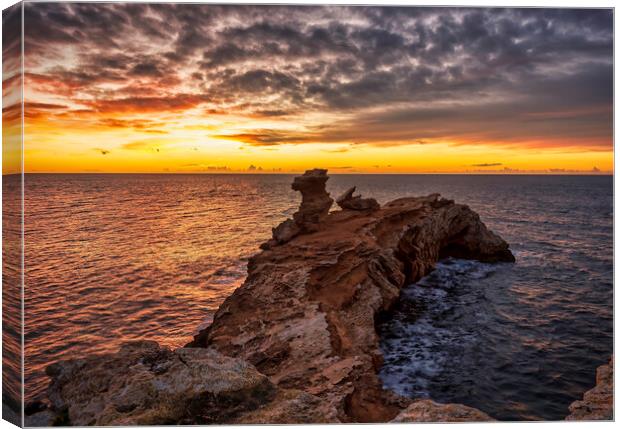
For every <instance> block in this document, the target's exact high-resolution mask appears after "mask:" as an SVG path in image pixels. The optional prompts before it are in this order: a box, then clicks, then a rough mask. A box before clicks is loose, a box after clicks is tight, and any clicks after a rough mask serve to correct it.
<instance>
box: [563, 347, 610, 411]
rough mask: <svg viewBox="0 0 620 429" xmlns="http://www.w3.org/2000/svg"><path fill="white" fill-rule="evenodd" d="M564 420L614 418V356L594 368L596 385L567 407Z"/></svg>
mask: <svg viewBox="0 0 620 429" xmlns="http://www.w3.org/2000/svg"><path fill="white" fill-rule="evenodd" d="M568 409H569V411H570V414H569V415H568V417H566V420H613V418H614V357H613V356H612V357H611V359H609V363H608V364H606V365H601V366H599V367H598V368H597V369H596V386H594V388H592V389H590V390H588V391H587V392H586V393H584V395H583V399H582V400H581V401H575V402H573V403H572V404H570V406H569V407H568Z"/></svg>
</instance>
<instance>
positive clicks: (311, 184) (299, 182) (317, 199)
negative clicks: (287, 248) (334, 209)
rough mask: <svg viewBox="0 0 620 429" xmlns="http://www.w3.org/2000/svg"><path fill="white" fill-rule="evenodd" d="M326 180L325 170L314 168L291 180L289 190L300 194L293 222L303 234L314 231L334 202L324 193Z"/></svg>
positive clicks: (327, 177)
mask: <svg viewBox="0 0 620 429" xmlns="http://www.w3.org/2000/svg"><path fill="white" fill-rule="evenodd" d="M328 179H329V176H328V175H327V170H321V169H318V168H315V169H314V170H308V171H306V172H305V173H304V174H303V175H302V176H298V177H295V180H293V184H292V185H291V188H293V190H295V191H299V192H301V205H300V206H299V211H297V213H295V214H293V220H295V223H296V224H297V225H298V226H299V227H300V228H301V230H302V231H304V232H313V231H316V230H317V229H318V228H319V223H321V221H323V219H325V217H326V216H327V214H328V213H329V209H330V208H331V206H332V203H333V202H334V200H332V199H331V198H330V197H329V194H328V193H327V192H326V191H325V183H326V182H327V180H328Z"/></svg>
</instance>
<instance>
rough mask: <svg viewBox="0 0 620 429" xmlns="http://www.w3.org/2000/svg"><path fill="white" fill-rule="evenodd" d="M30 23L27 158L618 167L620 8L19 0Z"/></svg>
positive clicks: (189, 165)
mask: <svg viewBox="0 0 620 429" xmlns="http://www.w3.org/2000/svg"><path fill="white" fill-rule="evenodd" d="M3 18H4V16H3ZM24 22H25V51H24V64H25V69H24V121H25V128H24V135H25V141H24V145H25V152H24V160H25V171H26V172H75V173H78V172H80V173H83V172H110V173H113V172H149V173H151V172H153V173H159V172H169V173H194V172H218V173H221V172H265V173H270V172H284V173H289V172H299V171H303V170H305V169H308V168H313V167H323V168H328V169H330V171H331V172H332V173H433V172H436V173H458V172H470V173H489V172H500V173H592V172H597V173H599V172H600V173H611V172H613V140H612V138H613V137H612V112H613V103H612V82H613V76H612V67H613V63H612V42H613V32H612V13H611V11H610V10H603V9H598V10H579V11H577V10H575V11H570V10H562V11H561V10H554V9H466V8H445V9H433V8H390V7H327V6H326V7H293V6H215V5H205V4H202V5H192V4H185V5H183V4H176V5H175V4H159V5H157V4H151V5H149V4H109V3H108V4H96V3H90V4H89V3H82V4H71V3H48V4H46V3H27V4H26V5H25V21H24ZM5 39H6V37H5ZM11 49H12V50H11ZM3 51H4V55H5V58H8V57H7V55H8V56H9V57H10V56H11V54H12V53H13V54H14V53H15V49H14V47H9V46H8V45H6V44H5V46H3ZM3 66H4V68H5V80H4V82H3V96H4V101H5V102H4V105H3V122H4V123H5V130H10V129H13V130H14V132H17V131H15V125H16V124H17V125H18V122H16V121H17V120H18V118H19V115H16V112H19V109H18V106H15V105H13V107H12V106H11V102H10V101H7V100H8V99H10V92H11V88H13V87H18V86H19V84H20V81H19V79H14V78H13V80H11V77H12V76H11V74H10V73H8V74H7V73H6V70H7V67H9V68H10V67H11V63H10V62H9V63H8V65H7V64H6V60H5V64H3ZM7 76H8V78H7ZM7 126H8V127H7ZM6 133H10V131H5V137H7V136H8V134H6ZM5 153H6V151H5ZM5 156H6V155H5ZM5 172H6V169H5Z"/></svg>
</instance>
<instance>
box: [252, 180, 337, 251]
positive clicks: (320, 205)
mask: <svg viewBox="0 0 620 429" xmlns="http://www.w3.org/2000/svg"><path fill="white" fill-rule="evenodd" d="M328 179H329V176H328V175H327V170H322V169H318V168H315V169H314V170H308V171H306V172H305V173H304V174H303V175H302V176H298V177H295V179H294V181H293V184H292V185H291V188H292V189H293V190H295V191H299V192H301V205H300V206H299V210H298V211H297V212H295V213H294V214H293V219H287V220H285V221H284V222H282V223H281V224H280V225H278V226H276V227H275V228H273V230H272V235H273V238H272V239H271V240H269V241H267V242H266V243H263V244H262V245H261V249H269V248H271V247H273V246H277V245H279V244H284V243H286V242H288V241H290V240H292V239H293V237H295V236H296V235H298V234H302V233H309V232H314V231H317V230H318V229H319V224H320V223H321V222H322V221H323V219H325V217H326V216H327V214H328V213H329V209H330V208H331V206H332V204H333V202H334V200H333V199H331V198H330V196H329V194H328V193H327V191H326V190H325V183H326V182H327V180H328Z"/></svg>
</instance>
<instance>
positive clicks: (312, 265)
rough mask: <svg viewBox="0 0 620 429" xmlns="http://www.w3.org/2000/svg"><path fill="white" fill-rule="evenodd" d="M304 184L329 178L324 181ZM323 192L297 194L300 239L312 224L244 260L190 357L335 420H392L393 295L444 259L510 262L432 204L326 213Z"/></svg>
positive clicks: (475, 229)
mask: <svg viewBox="0 0 620 429" xmlns="http://www.w3.org/2000/svg"><path fill="white" fill-rule="evenodd" d="M304 176H305V177H312V178H313V183H316V182H318V180H317V177H325V178H326V177H327V176H325V171H324V170H318V171H316V170H315V171H313V172H308V173H306V174H305V175H304ZM304 176H302V177H304ZM295 183H297V180H296V182H295ZM324 183H325V181H322V184H323V188H322V190H321V192H318V191H317V189H316V188H313V189H312V193H309V192H308V193H304V187H303V186H299V185H297V186H294V189H299V190H300V191H301V192H302V194H303V201H304V202H305V203H306V204H307V206H308V207H311V208H313V213H312V216H304V214H303V209H304V208H303V205H302V207H301V208H300V212H302V214H299V213H300V212H298V213H297V214H296V215H295V217H294V221H295V222H296V225H297V226H298V227H299V229H300V230H308V228H306V227H304V226H303V224H301V223H300V222H299V221H298V219H310V220H311V221H312V222H311V223H312V228H311V231H312V232H311V233H300V234H297V235H295V236H294V237H292V238H290V239H289V241H285V240H281V239H276V237H274V240H272V241H271V242H269V243H268V245H266V246H264V248H265V249H266V250H265V251H263V252H261V253H259V254H257V255H256V256H254V257H253V258H251V259H250V261H249V264H248V277H247V279H246V281H245V283H244V284H243V285H242V286H241V287H240V288H238V289H237V290H236V291H235V292H234V293H233V294H232V295H231V296H230V297H229V298H228V299H226V301H225V302H224V303H223V304H222V305H221V306H220V308H219V310H218V311H217V313H216V314H215V317H214V320H213V323H212V324H211V325H210V326H209V327H208V328H207V329H206V330H204V331H202V332H201V333H200V334H199V335H197V336H196V337H195V339H194V341H193V342H192V343H190V344H189V346H190V347H207V348H212V349H215V350H217V351H218V352H220V353H222V354H224V355H228V356H235V357H240V358H243V359H245V360H247V361H248V362H250V363H251V364H253V365H254V366H255V367H256V368H257V369H258V370H259V371H260V372H261V373H263V374H265V375H267V376H268V377H269V379H270V380H271V381H272V382H273V383H275V384H276V385H278V386H279V387H282V388H287V389H299V390H302V391H305V392H307V393H310V394H312V395H315V396H317V397H318V398H320V399H321V400H322V401H323V403H324V404H325V406H326V407H329V408H330V409H332V410H334V412H335V413H336V415H337V417H338V419H339V420H340V421H343V422H379V421H389V420H391V419H392V418H394V417H395V416H396V415H397V414H398V413H399V412H400V411H401V410H402V409H403V408H404V407H406V406H407V401H405V400H404V399H403V398H398V397H395V396H394V395H392V394H391V393H389V392H386V391H384V390H383V389H382V387H381V383H380V381H379V379H378V377H377V370H378V368H379V367H380V365H381V363H382V355H381V352H380V350H379V338H378V336H377V333H376V330H375V323H376V321H377V320H378V318H380V317H382V314H384V313H386V312H388V311H389V310H390V309H391V308H392V306H393V305H394V303H395V302H396V300H397V299H398V297H399V293H400V289H401V288H402V287H403V286H404V285H406V284H409V283H411V282H415V281H416V280H418V279H420V278H421V277H422V276H424V275H425V274H427V273H428V272H429V271H431V270H432V269H433V267H434V265H435V263H436V262H437V260H438V259H440V258H443V257H448V256H454V257H459V258H470V259H477V260H481V261H487V262H499V261H507V262H510V261H514V257H513V255H512V254H511V252H510V251H509V249H508V244H507V243H506V242H505V241H504V240H502V239H501V238H500V237H498V236H497V235H495V234H494V233H492V232H491V231H489V230H488V229H487V228H486V226H485V225H484V224H483V223H482V221H481V220H480V218H479V216H478V215H477V214H476V213H474V212H473V211H472V210H471V209H470V208H469V207H467V206H466V205H462V204H456V203H454V202H453V201H450V200H446V199H442V198H440V197H439V195H429V196H426V197H418V198H403V199H399V200H396V201H392V202H390V203H388V204H386V205H384V206H383V207H380V208H378V207H369V208H371V209H372V210H347V209H345V210H340V211H333V212H331V213H329V214H327V212H326V208H327V209H329V207H328V206H326V205H325V203H324V202H325V201H328V200H330V201H331V199H329V196H328V195H327V193H326V192H325V188H324ZM351 193H352V192H351ZM349 197H350V196H349ZM315 198H316V200H317V202H316V203H314V202H313V199H315ZM346 199H347V198H345V200H346ZM330 204H331V202H330ZM315 207H321V209H322V212H321V216H320V221H319V222H316V221H313V220H314V219H317V216H316V212H317V210H316V209H315ZM287 222H289V221H287ZM276 234H277V228H276V230H274V236H275V235H276Z"/></svg>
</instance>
